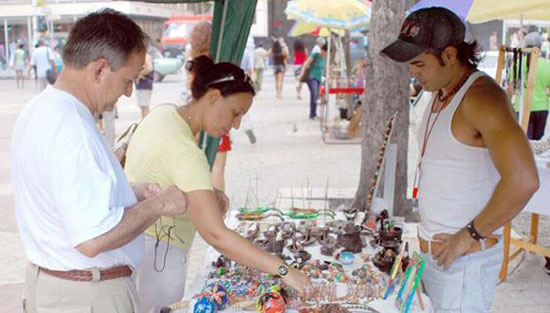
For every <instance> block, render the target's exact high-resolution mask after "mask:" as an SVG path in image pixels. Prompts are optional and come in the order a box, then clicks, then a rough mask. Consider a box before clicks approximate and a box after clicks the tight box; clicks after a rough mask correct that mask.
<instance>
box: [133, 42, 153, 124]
mask: <svg viewBox="0 0 550 313" xmlns="http://www.w3.org/2000/svg"><path fill="white" fill-rule="evenodd" d="M147 41H148V42H149V44H148V45H147V53H146V54H145V63H144V64H143V69H142V70H141V72H140V73H139V75H138V79H137V80H136V101H137V105H138V107H139V109H140V111H141V118H142V119H143V118H145V116H147V114H148V113H149V107H150V105H151V96H152V95H153V81H154V76H155V66H154V61H153V53H154V47H153V46H152V45H151V43H150V39H147Z"/></svg>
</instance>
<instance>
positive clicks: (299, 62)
mask: <svg viewBox="0 0 550 313" xmlns="http://www.w3.org/2000/svg"><path fill="white" fill-rule="evenodd" d="M306 57H307V51H306V48H305V46H304V43H303V42H302V41H301V40H300V39H296V40H295V41H294V67H295V69H294V74H295V76H296V78H298V76H300V73H302V66H303V65H304V62H305V61H306ZM301 93H302V82H301V81H299V80H298V81H297V82H296V97H297V98H298V99H302V94H301Z"/></svg>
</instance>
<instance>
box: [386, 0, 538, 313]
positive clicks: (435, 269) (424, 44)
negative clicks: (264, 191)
mask: <svg viewBox="0 0 550 313" xmlns="http://www.w3.org/2000/svg"><path fill="white" fill-rule="evenodd" d="M464 36H465V26H464V24H463V23H462V21H461V19H460V18H459V17H458V16H456V15H455V14H454V13H453V12H451V11H449V10H447V9H444V8H437V7H436V8H428V9H422V10H419V11H416V12H413V13H411V14H410V15H409V16H407V18H406V19H405V22H404V23H403V26H402V28H401V31H400V34H399V37H398V40H397V41H395V42H393V43H392V44H390V45H389V46H387V47H386V48H384V49H383V50H382V51H381V54H382V55H385V56H387V57H389V58H391V59H392V60H394V61H397V62H407V63H408V64H409V70H410V75H411V76H414V77H416V78H417V79H418V81H419V82H420V84H421V85H422V87H424V88H425V89H426V90H428V91H431V92H433V97H432V105H431V107H430V108H429V109H427V110H426V113H425V115H424V118H423V120H422V123H421V127H420V131H419V132H418V134H419V147H421V151H420V156H419V162H418V166H417V170H416V178H415V180H414V181H415V184H414V189H413V197H415V198H417V199H418V206H419V212H420V225H419V229H418V232H419V242H420V250H421V251H422V255H423V257H424V259H425V260H426V264H425V267H424V272H423V274H422V280H423V282H424V287H425V289H426V292H427V294H428V296H429V297H430V299H431V300H432V302H433V305H434V309H435V311H436V312H489V311H490V308H491V303H492V301H493V296H494V292H495V286H496V283H497V280H498V273H499V270H500V266H501V263H502V260H503V246H502V241H503V240H502V238H499V237H500V234H501V233H502V226H503V225H504V224H505V223H507V222H509V221H510V220H511V219H512V218H513V217H514V216H516V215H517V214H518V213H519V212H520V211H521V210H522V209H523V207H524V206H525V204H526V203H527V202H528V200H529V199H530V198H531V196H532V195H533V193H535V191H536V190H537V189H538V187H539V177H538V173H537V169H536V166H535V162H534V158H533V153H532V151H531V149H530V147H529V143H528V142H527V138H526V136H525V134H524V133H523V131H522V130H521V128H520V126H519V125H518V123H517V122H516V119H515V116H514V114H513V112H512V110H510V102H509V100H508V97H507V95H506V92H505V91H504V90H503V89H502V88H500V86H499V85H498V83H497V82H495V81H494V80H493V79H492V78H491V77H489V76H487V75H486V74H484V73H483V72H480V71H477V70H476V67H477V64H478V61H479V57H478V50H477V43H476V42H475V41H474V42H472V43H470V42H466V41H465V40H464Z"/></svg>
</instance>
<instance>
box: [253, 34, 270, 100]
mask: <svg viewBox="0 0 550 313" xmlns="http://www.w3.org/2000/svg"><path fill="white" fill-rule="evenodd" d="M266 57H267V50H265V49H264V46H263V45H262V44H259V45H258V47H257V48H256V49H255V50H254V83H255V85H256V92H260V91H261V90H262V83H263V81H264V69H265V59H266Z"/></svg>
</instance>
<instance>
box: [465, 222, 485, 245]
mask: <svg viewBox="0 0 550 313" xmlns="http://www.w3.org/2000/svg"><path fill="white" fill-rule="evenodd" d="M466 229H467V230H468V233H470V236H472V238H474V239H475V240H476V241H480V240H483V239H485V237H483V236H481V234H480V233H478V232H477V230H476V228H475V227H474V220H472V221H471V222H470V223H468V225H466Z"/></svg>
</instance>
